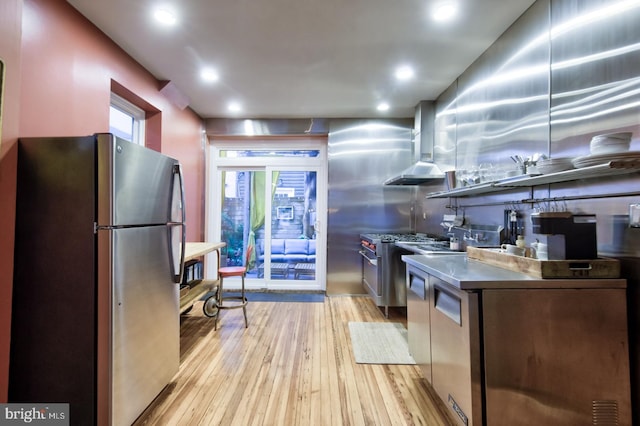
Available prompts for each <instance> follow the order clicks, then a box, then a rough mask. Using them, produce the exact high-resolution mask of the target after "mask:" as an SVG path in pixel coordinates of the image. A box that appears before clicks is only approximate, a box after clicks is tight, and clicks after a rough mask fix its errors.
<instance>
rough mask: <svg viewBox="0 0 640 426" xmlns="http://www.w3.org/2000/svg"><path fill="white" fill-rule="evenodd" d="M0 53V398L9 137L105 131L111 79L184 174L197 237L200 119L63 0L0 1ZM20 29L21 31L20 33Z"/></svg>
mask: <svg viewBox="0 0 640 426" xmlns="http://www.w3.org/2000/svg"><path fill="white" fill-rule="evenodd" d="M1 3H2V4H1V5H0V58H2V59H3V60H4V61H5V63H6V64H7V68H8V72H7V76H6V77H7V81H6V82H5V83H6V87H5V96H4V101H5V107H4V117H3V118H4V120H3V121H4V123H3V134H2V142H3V144H2V150H1V151H0V152H1V153H2V157H1V159H2V163H1V165H2V168H1V169H0V178H1V180H0V203H1V205H2V209H1V212H0V226H1V227H2V228H0V231H1V235H2V238H0V266H2V273H1V274H0V280H1V281H0V402H2V401H6V398H7V367H8V347H9V345H8V344H7V343H8V341H9V331H10V308H11V306H10V300H11V286H12V272H13V261H12V260H13V229H14V228H13V223H14V215H15V207H14V206H15V160H16V156H15V149H14V148H15V142H16V140H17V137H18V136H20V137H29V136H70V135H87V134H92V133H96V132H106V131H108V128H109V99H110V93H111V88H112V84H113V83H114V82H115V85H116V86H118V87H123V88H125V89H126V90H127V91H129V92H131V93H132V94H134V95H135V97H136V98H138V99H141V100H142V101H143V102H144V103H146V104H147V105H149V106H151V107H152V109H154V110H157V111H160V112H159V113H158V114H156V115H155V116H154V117H153V119H152V120H151V122H152V124H153V128H152V129H150V131H149V132H148V139H147V144H148V146H150V147H152V148H153V149H156V150H160V151H161V152H163V153H165V154H167V155H169V156H171V157H174V158H176V159H178V160H179V161H180V162H181V163H182V165H183V170H184V172H185V188H186V192H187V200H186V209H187V239H188V240H189V241H202V239H203V236H204V222H203V221H204V219H203V210H204V209H203V200H204V175H205V172H204V167H205V163H204V150H203V147H202V142H201V141H202V135H203V133H202V131H203V129H204V125H203V122H202V119H201V118H200V117H198V116H197V115H196V114H195V113H194V112H193V111H192V110H190V109H189V108H186V109H184V110H181V109H180V108H178V107H176V106H175V105H173V104H172V103H171V101H170V100H169V99H167V98H166V97H165V96H164V95H163V94H162V93H160V91H159V88H160V87H161V83H160V82H159V81H158V80H156V79H155V78H154V77H153V76H152V75H151V74H149V73H148V72H147V71H146V70H145V69H144V68H142V67H141V66H140V65H139V64H138V63H137V62H135V61H134V60H133V59H131V58H130V57H129V56H128V55H127V54H126V53H124V52H123V51H122V50H121V49H120V48H119V47H118V46H116V45H115V44H114V43H113V42H112V41H111V40H110V39H109V38H108V37H106V36H105V35H104V34H103V33H101V32H100V31H99V30H98V29H97V28H96V27H94V26H93V25H92V24H91V23H90V22H88V21H87V20H86V19H85V18H84V17H83V16H82V15H81V14H79V13H78V12H76V10H75V9H73V8H72V7H71V6H70V5H69V4H68V3H66V2H65V1H63V0H3V1H2V2H1ZM21 32H22V34H21Z"/></svg>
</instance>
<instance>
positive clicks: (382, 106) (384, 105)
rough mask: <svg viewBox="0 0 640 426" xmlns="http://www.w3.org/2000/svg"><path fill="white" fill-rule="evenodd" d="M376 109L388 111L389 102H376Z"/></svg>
mask: <svg viewBox="0 0 640 426" xmlns="http://www.w3.org/2000/svg"><path fill="white" fill-rule="evenodd" d="M376 109H377V110H378V111H388V110H389V104H388V103H386V102H381V103H379V104H378V106H377V107H376Z"/></svg>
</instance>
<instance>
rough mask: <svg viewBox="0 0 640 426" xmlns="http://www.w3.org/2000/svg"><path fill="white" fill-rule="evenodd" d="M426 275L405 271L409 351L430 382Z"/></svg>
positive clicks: (429, 333)
mask: <svg viewBox="0 0 640 426" xmlns="http://www.w3.org/2000/svg"><path fill="white" fill-rule="evenodd" d="M427 280H428V278H427V277H424V276H421V275H419V274H416V273H415V271H413V270H412V269H411V268H409V269H408V271H407V286H408V288H407V334H408V340H409V352H410V353H411V356H412V357H413V359H414V360H415V361H416V364H418V366H420V369H421V370H422V374H423V375H424V377H425V378H426V379H427V380H428V381H429V383H431V330H430V327H431V326H430V324H429V292H428V288H427Z"/></svg>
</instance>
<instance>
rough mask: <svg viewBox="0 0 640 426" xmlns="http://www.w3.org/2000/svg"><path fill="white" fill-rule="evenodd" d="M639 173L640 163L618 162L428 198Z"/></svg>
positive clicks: (455, 191)
mask: <svg viewBox="0 0 640 426" xmlns="http://www.w3.org/2000/svg"><path fill="white" fill-rule="evenodd" d="M638 171H640V161H638V160H636V159H634V160H626V161H625V160H616V161H610V162H608V163H604V164H598V165H596V166H590V167H583V168H580V169H571V170H565V171H563V172H557V173H549V174H546V175H522V176H515V177H510V178H507V179H501V180H498V181H494V182H485V183H481V184H478V185H472V186H467V187H464V188H456V189H453V190H451V191H442V192H433V193H431V194H427V196H426V198H449V197H467V196H470V195H480V194H488V193H491V192H499V191H506V190H508V189H510V188H520V187H531V186H537V185H546V184H552V183H560V182H569V181H574V180H580V179H592V178H602V177H606V176H617V175H625V174H630V173H636V172H638Z"/></svg>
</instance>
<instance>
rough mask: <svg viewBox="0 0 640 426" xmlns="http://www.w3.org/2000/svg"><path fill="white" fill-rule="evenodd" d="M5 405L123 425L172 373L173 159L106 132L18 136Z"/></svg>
mask: <svg viewBox="0 0 640 426" xmlns="http://www.w3.org/2000/svg"><path fill="white" fill-rule="evenodd" d="M17 179H18V184H17V206H16V243H15V266H14V285H13V305H12V325H11V358H10V372H9V402H39V403H43V402H44V403H47V402H50V403H53V402H57V403H69V404H70V421H71V424H72V425H88V424H113V425H128V424H131V423H132V422H134V421H135V419H136V418H137V417H138V416H139V415H140V414H141V413H142V412H143V411H144V409H145V408H146V407H147V406H148V405H149V404H150V403H151V401H152V400H153V399H154V398H155V397H156V396H157V395H158V394H159V393H160V392H161V390H162V389H163V388H164V387H165V386H166V385H167V384H168V383H169V382H170V381H171V379H172V377H173V376H174V375H175V373H176V372H177V371H178V366H179V359H180V338H179V321H180V315H179V296H178V293H179V289H178V284H177V283H179V282H180V281H181V277H182V267H183V266H182V265H183V259H184V252H183V249H184V240H185V223H184V217H185V216H184V196H183V192H184V191H183V182H182V173H181V169H180V165H179V163H178V162H177V161H176V160H174V159H172V158H169V157H167V156H164V155H162V154H160V153H158V152H155V151H152V150H150V149H147V148H144V147H142V146H138V145H135V144H132V143H130V142H127V141H124V140H120V139H118V138H116V137H114V136H113V135H111V134H96V135H93V136H87V137H69V138H28V139H21V140H19V142H18V175H17Z"/></svg>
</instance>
